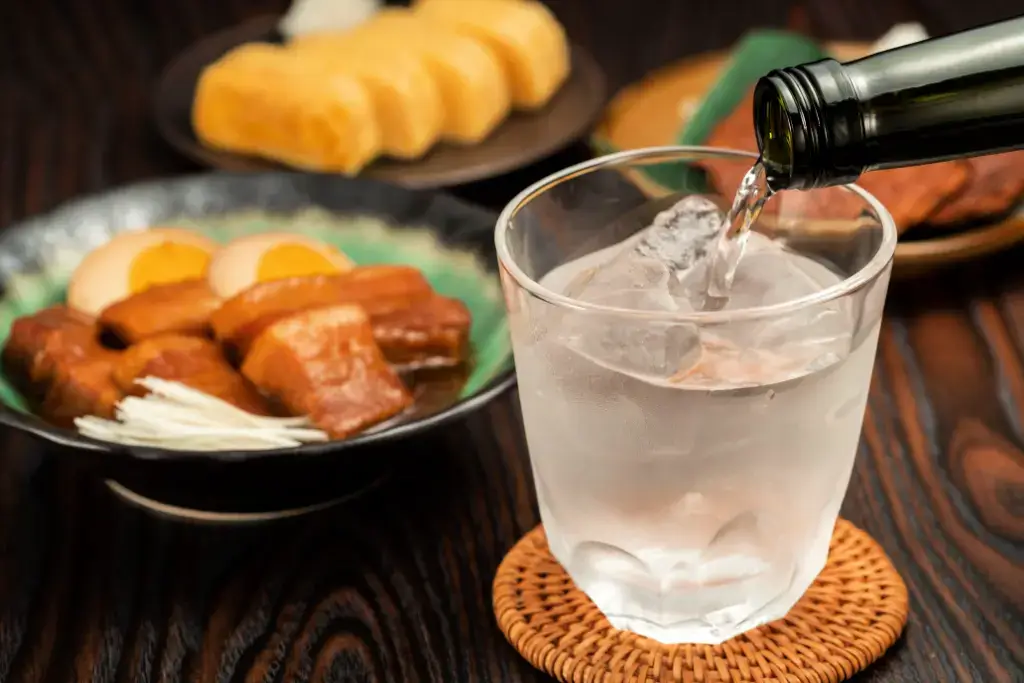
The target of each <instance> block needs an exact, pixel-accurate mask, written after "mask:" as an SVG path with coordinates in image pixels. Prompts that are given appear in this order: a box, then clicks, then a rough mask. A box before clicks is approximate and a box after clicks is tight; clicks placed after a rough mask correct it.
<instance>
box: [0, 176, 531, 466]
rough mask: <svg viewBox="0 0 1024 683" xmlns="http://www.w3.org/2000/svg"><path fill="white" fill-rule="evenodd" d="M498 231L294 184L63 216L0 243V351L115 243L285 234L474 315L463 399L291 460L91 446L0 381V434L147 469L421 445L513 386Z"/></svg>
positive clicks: (231, 181)
mask: <svg viewBox="0 0 1024 683" xmlns="http://www.w3.org/2000/svg"><path fill="white" fill-rule="evenodd" d="M494 220H495V218H494V216H493V215H492V214H490V213H489V212H487V211H485V210H482V209H479V208H475V207H472V206H469V205H466V204H463V203H461V202H459V201H457V200H455V199H453V198H451V197H447V196H443V195H438V194H432V193H425V192H414V191H411V190H406V189H401V188H398V187H395V186H391V185H386V184H383V183H378V182H373V181H364V180H348V179H341V178H338V177H333V176H319V175H312V174H298V173H267V174H224V173H216V174H205V175H199V176H193V177H188V178H183V179H176V180H169V181H159V182H153V183H145V184H140V185H133V186H130V187H126V188H124V189H119V190H114V191H111V192H107V193H104V194H101V195H97V196H94V197H89V198H86V199H82V200H78V201H75V202H72V203H70V204H67V205H65V206H63V207H61V208H59V209H57V210H55V211H53V212H52V213H49V214H47V215H44V216H40V217H38V218H34V219H31V220H28V221H26V222H24V223H22V224H20V225H18V226H14V227H12V228H9V229H7V230H6V231H4V233H3V234H2V236H0V284H2V287H3V290H2V293H0V341H5V340H6V337H7V335H8V334H9V331H10V325H11V322H12V321H13V320H14V319H15V318H17V317H19V316H22V315H25V314H28V313H32V312H34V311H37V310H39V309H40V308H43V307H46V306H49V305H52V304H55V303H60V302H62V301H63V300H64V294H65V288H66V285H67V281H68V278H69V277H70V275H71V273H72V272H73V271H74V268H75V267H76V265H77V264H78V262H79V261H80V260H81V259H82V257H84V256H85V254H87V253H88V252H89V251H90V250H92V249H93V248H95V247H96V246H98V245H100V244H103V243H104V242H105V241H107V240H108V239H110V237H111V236H113V235H114V234H116V233H119V232H122V231H126V230H136V229H140V228H145V227H146V226H153V225H164V226H169V225H173V226H178V227H187V228H192V229H195V230H197V231H199V232H202V233H204V234H206V235H208V236H209V237H211V238H213V239H215V240H217V241H220V242H227V241H229V240H231V239H233V238H235V237H239V236H242V235H248V234H253V233H260V232H270V231H274V232H278V231H287V232H296V233H301V234H304V235H307V236H310V237H314V238H316V239H319V240H322V241H324V242H327V243H330V244H333V245H335V246H337V247H340V248H341V249H342V250H343V251H344V252H345V253H346V254H348V255H349V256H350V257H351V258H352V259H353V260H354V261H356V262H357V263H360V264H368V263H402V264H409V265H413V266H416V267H417V268H419V269H420V270H421V271H422V272H423V273H424V275H425V276H426V277H427V279H428V280H430V282H431V284H433V285H434V287H435V288H436V289H437V291H438V292H440V293H441V294H444V295H447V296H450V297H454V298H457V299H460V300H462V301H463V302H464V303H465V304H466V305H467V306H468V308H469V309H470V311H471V313H472V315H473V326H472V329H471V333H470V341H471V345H472V353H473V360H472V365H471V371H470V372H469V374H468V377H466V378H465V381H464V383H462V384H461V388H460V387H456V388H455V389H454V390H452V391H450V392H449V394H448V395H446V397H445V399H444V400H443V401H442V402H439V403H436V404H435V405H432V406H431V407H430V408H429V409H428V410H426V411H423V412H420V413H419V414H417V415H416V416H415V417H413V418H410V419H409V420H407V421H404V422H400V423H398V424H395V425H393V426H389V427H387V428H384V429H379V430H376V431H370V432H367V433H365V434H362V435H360V436H357V437H354V438H351V439H346V440H343V441H335V442H329V443H326V444H313V445H307V446H302V447H300V448H295V449H282V450H276V451H246V452H243V451H220V452H209V453H197V452H188V451H171V450H159V449H136V448H128V447H122V446H119V445H115V444H108V443H102V442H97V441H94V440H90V439H87V438H84V437H82V436H80V435H79V434H78V433H77V432H74V431H71V430H65V429H60V428H57V427H54V426H52V425H49V424H47V423H46V422H44V421H43V420H41V419H40V418H38V417H36V416H35V415H32V414H31V413H30V412H29V411H28V410H27V409H26V406H25V402H24V400H23V399H22V397H21V396H20V395H19V393H18V392H17V391H16V390H15V389H14V388H13V387H12V386H11V385H10V384H9V383H8V382H7V380H6V378H4V377H2V376H0V404H2V405H0V422H3V423H4V424H7V425H8V426H11V427H14V428H16V429H20V430H24V431H27V432H30V433H32V434H34V435H36V436H38V437H41V438H43V439H46V440H49V441H51V442H55V443H58V444H61V445H64V446H71V447H74V448H78V449H87V450H89V451H92V452H93V453H97V454H111V455H118V456H128V457H129V458H133V459H140V458H141V459H145V460H149V461H151V460H164V461H166V460H181V459H197V458H198V459H215V460H221V461H225V460H228V461H234V462H238V461H240V460H247V459H265V458H273V457H274V456H281V455H285V456H294V455H304V456H311V455H321V454H328V453H334V452H337V451H340V450H344V449H349V448H352V447H353V446H357V445H367V444H371V443H377V444H380V443H382V442H390V441H394V440H396V439H398V438H401V437H409V436H412V435H415V434H419V433H421V432H423V431H424V430H426V429H428V428H430V427H433V426H436V425H438V424H441V423H443V422H446V421H448V420H450V419H452V418H454V417H457V416H460V415H464V414H465V413H466V412H468V411H470V410H473V409H475V408H478V407H480V406H482V405H483V404H484V403H485V402H487V401H488V400H489V399H491V398H493V397H494V396H496V395H497V394H499V393H500V392H501V391H502V390H504V389H506V388H508V387H509V386H510V385H511V384H512V382H513V380H514V373H513V366H512V350H511V347H510V345H509V339H508V331H507V328H506V321H505V311H504V302H503V299H502V295H501V290H500V284H499V282H498V278H497V275H496V271H495V268H496V265H495V258H494V244H493V226H494Z"/></svg>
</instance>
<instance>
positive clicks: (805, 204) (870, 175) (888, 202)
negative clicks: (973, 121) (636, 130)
mask: <svg viewBox="0 0 1024 683" xmlns="http://www.w3.org/2000/svg"><path fill="white" fill-rule="evenodd" d="M753 97H754V96H753V92H751V93H750V94H749V95H748V96H747V97H746V98H745V99H744V100H743V101H742V102H741V103H740V104H739V106H738V107H736V109H735V110H733V112H732V114H730V115H729V116H728V117H726V119H724V120H723V121H722V122H721V123H720V124H719V125H718V126H717V127H716V128H715V130H714V131H712V133H711V136H710V137H709V138H708V140H707V142H706V143H705V144H707V145H708V146H709V147H724V148H727V149H738V150H743V151H749V152H757V151H758V150H757V138H756V136H755V134H754V118H753V114H752V112H753V106H754V105H753ZM708 170H709V171H710V172H711V174H712V175H713V176H714V177H715V183H716V185H717V186H718V187H719V188H720V189H721V191H722V192H725V193H729V192H733V191H735V189H736V188H737V187H739V183H740V180H741V179H742V177H743V173H744V172H745V171H744V169H743V168H742V164H736V163H729V164H715V163H714V162H712V163H710V164H708ZM969 175H970V166H969V164H967V163H966V162H964V161H960V160H957V161H944V162H940V163H937V164H928V165H925V166H908V167H906V168H894V169H888V170H884V171H869V172H867V173H865V174H864V175H862V176H861V177H860V179H858V180H857V185H859V186H860V187H862V188H864V189H865V190H867V191H868V192H870V193H871V194H872V195H874V197H875V198H876V199H878V200H879V201H880V202H881V203H882V204H883V205H884V206H885V208H886V209H888V210H889V213H891V214H892V217H893V219H894V220H895V221H896V227H897V229H898V230H899V231H900V232H902V231H904V230H906V229H907V228H910V227H911V226H913V225H917V224H919V223H922V222H924V220H925V219H926V218H927V217H928V216H929V215H931V214H932V213H933V212H934V211H935V210H936V208H937V207H938V206H940V205H941V204H942V203H944V202H945V201H946V200H948V199H949V198H951V197H953V196H954V195H955V194H956V193H957V192H959V191H961V190H962V189H963V188H964V187H965V185H966V184H967V181H968V178H969ZM772 204H773V202H769V203H768V205H767V206H766V207H765V211H766V213H767V214H770V213H771V212H772V211H773V210H775V211H777V210H778V207H777V206H776V207H772ZM862 206H863V205H862V203H861V202H860V200H859V199H858V198H857V197H856V196H855V195H853V194H851V193H848V192H838V191H832V192H820V193H817V194H815V193H813V191H812V192H810V193H808V195H807V198H806V199H805V200H803V201H802V202H801V205H800V211H801V213H802V215H804V216H806V217H807V218H833V217H842V218H853V217H855V216H856V215H858V214H859V213H860V210H861V208H862Z"/></svg>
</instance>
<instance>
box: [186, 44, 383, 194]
mask: <svg viewBox="0 0 1024 683" xmlns="http://www.w3.org/2000/svg"><path fill="white" fill-rule="evenodd" d="M192 125H193V128H194V130H195V131H196V134H197V135H198V136H199V138H200V139H201V140H202V141H203V143H204V144H206V145H208V146H210V147H214V148H217V149H223V150H227V151H231V152H237V153H243V154H251V155H255V156H260V157H264V158H267V159H272V160H275V161H279V162H282V163H284V164H287V165H289V166H294V167H296V168H302V169H307V170H311V171H325V172H338V173H345V174H349V175H354V174H355V173H358V172H359V171H360V170H361V169H362V168H363V167H364V166H366V165H367V164H368V163H370V162H371V161H372V160H373V159H374V158H376V157H377V155H378V154H379V153H380V151H381V130H380V127H379V126H378V123H377V118H376V112H375V110H374V105H373V101H372V99H371V97H370V94H369V92H368V91H367V88H366V87H365V86H364V85H363V83H362V81H361V80H360V79H358V78H355V77H354V76H352V75H350V74H347V73H344V72H334V71H332V70H329V69H325V68H319V67H318V66H317V65H316V64H312V65H311V64H308V63H304V62H302V61H301V60H297V59H295V56H294V55H292V54H291V53H289V52H288V51H287V50H285V49H284V48H281V47H278V46H275V45H270V44H265V43H249V44H246V45H242V46H240V47H238V48H235V49H234V50H231V51H230V52H228V53H227V54H226V55H224V57H222V58H221V59H219V60H218V61H216V62H214V63H213V64H211V65H210V66H208V67H207V68H206V69H205V70H204V71H203V73H202V74H201V75H200V77H199V81H198V83H197V84H196V93H195V100H194V102H193V106H192Z"/></svg>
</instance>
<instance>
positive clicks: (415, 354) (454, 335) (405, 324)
mask: <svg viewBox="0 0 1024 683" xmlns="http://www.w3.org/2000/svg"><path fill="white" fill-rule="evenodd" d="M470 322H471V318H470V314H469V310H467V309H466V306H465V304H463V303H462V302H461V301H458V300H456V299H449V298H448V297H444V296H441V295H439V294H435V295H433V296H432V297H430V298H429V299H427V300H426V301H423V302H419V303H417V304H416V305H414V306H411V307H408V308H403V309H400V310H396V311H392V312H390V313H384V314H382V315H375V316H373V317H372V318H371V324H372V325H373V336H374V338H375V339H376V340H377V344H378V345H380V348H381V351H383V352H384V355H385V356H386V357H387V359H388V361H390V362H391V363H393V364H394V365H398V366H401V367H403V368H406V369H413V368H419V367H437V366H442V365H457V364H459V363H461V362H462V361H463V360H464V359H465V357H466V351H467V348H468V346H469V325H470Z"/></svg>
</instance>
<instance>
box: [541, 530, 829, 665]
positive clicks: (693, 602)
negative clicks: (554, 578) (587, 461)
mask: <svg viewBox="0 0 1024 683" xmlns="http://www.w3.org/2000/svg"><path fill="white" fill-rule="evenodd" d="M829 537H830V535H829V536H826V537H824V539H822V541H821V542H819V543H815V544H814V547H812V548H810V549H807V552H806V553H805V554H804V555H803V556H801V557H799V558H796V559H794V558H790V559H789V560H788V561H783V560H782V558H778V557H776V558H773V559H774V562H764V561H763V559H761V558H757V557H754V556H747V557H738V556H733V557H731V558H729V559H730V563H729V569H731V570H732V571H730V572H729V574H731V576H730V575H725V574H721V573H717V574H716V572H715V571H714V570H715V569H716V565H714V564H713V563H711V562H698V563H696V564H691V565H690V566H689V568H688V569H689V571H688V572H687V573H688V574H689V577H688V580H685V581H683V580H680V579H681V576H680V574H679V573H678V572H674V571H664V570H661V571H658V570H657V569H659V568H657V567H654V566H652V565H651V564H650V563H644V562H641V561H640V560H639V558H636V557H634V556H632V555H629V556H628V557H629V560H630V561H628V562H627V561H625V560H626V556H627V555H628V554H627V553H625V552H624V551H622V550H621V549H617V548H614V549H613V548H611V547H610V546H605V545H603V544H595V543H584V544H581V545H580V546H577V547H576V548H575V551H576V552H574V553H572V555H571V558H570V561H569V562H565V561H562V565H563V566H564V567H565V568H566V571H567V572H568V573H569V575H570V576H571V577H572V578H573V581H574V582H575V583H576V585H577V586H578V587H579V588H580V590H582V591H583V592H584V593H586V594H587V596H588V597H589V598H590V599H591V600H592V601H593V602H594V604H595V605H596V606H597V608H598V609H600V610H601V612H602V613H603V614H604V615H605V617H607V619H608V621H609V622H610V623H611V625H612V626H614V627H615V628H618V629H623V630H627V631H632V632H634V633H637V634H639V635H642V636H645V637H647V638H651V639H653V640H657V641H659V642H661V643H665V644H668V645H672V644H678V643H694V644H701V645H718V644H720V643H723V642H725V641H726V640H729V639H730V638H734V637H735V636H738V635H740V634H741V633H744V632H746V631H749V630H751V629H753V628H756V627H758V626H761V625H762V624H766V623H768V622H770V621H775V620H776V619H781V618H783V617H785V616H786V614H787V613H788V612H789V610H790V609H792V608H793V606H794V605H795V604H796V603H797V602H798V601H799V600H800V598H801V597H802V596H803V594H804V592H805V591H806V590H807V589H808V588H809V587H810V585H811V584H812V583H813V582H814V579H815V577H817V575H818V574H819V573H820V572H821V570H822V569H824V567H825V563H826V561H827V559H828V539H829ZM556 545H557V544H556ZM595 546H597V547H595ZM555 554H556V557H557V553H555ZM717 568H719V569H720V568H721V565H718V566H717ZM743 568H745V569H747V570H748V571H746V572H742V571H737V570H741V569H743ZM734 572H735V573H734ZM697 575H703V576H704V578H703V580H700V581H695V580H694V578H695V576H697Z"/></svg>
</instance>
